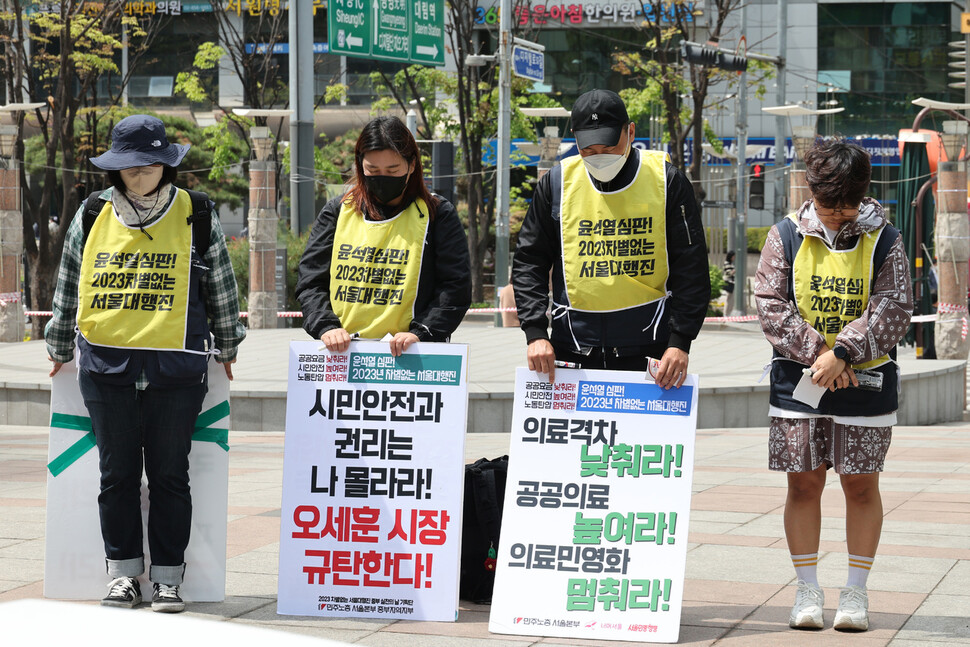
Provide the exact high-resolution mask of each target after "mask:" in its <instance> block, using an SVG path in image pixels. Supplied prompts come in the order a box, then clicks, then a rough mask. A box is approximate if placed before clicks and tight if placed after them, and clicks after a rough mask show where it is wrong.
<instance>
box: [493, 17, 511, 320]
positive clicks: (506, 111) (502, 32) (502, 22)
mask: <svg viewBox="0 0 970 647" xmlns="http://www.w3.org/2000/svg"><path fill="white" fill-rule="evenodd" d="M496 54H497V64H498V79H499V81H498V145H497V146H496V148H495V157H496V159H495V165H496V173H497V175H496V179H495V299H494V300H495V305H496V307H498V304H499V298H498V293H499V290H500V289H501V288H503V287H505V285H506V284H507V283H508V278H509V157H511V155H512V150H511V149H512V142H511V139H510V137H511V119H512V0H501V4H500V5H499V45H498V52H496ZM501 326H502V313H501V312H497V313H495V327H496V328H500V327H501Z"/></svg>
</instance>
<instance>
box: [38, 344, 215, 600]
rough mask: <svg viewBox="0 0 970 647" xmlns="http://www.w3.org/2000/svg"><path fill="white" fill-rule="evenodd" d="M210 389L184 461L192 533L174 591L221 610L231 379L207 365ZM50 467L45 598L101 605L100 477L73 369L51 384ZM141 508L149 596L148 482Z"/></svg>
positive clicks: (144, 581) (103, 591)
mask: <svg viewBox="0 0 970 647" xmlns="http://www.w3.org/2000/svg"><path fill="white" fill-rule="evenodd" d="M208 382H209V391H208V393H207V394H206V396H205V400H204V401H203V403H202V412H201V413H200V414H199V418H198V420H197V421H196V427H195V433H193V435H192V451H191V453H190V454H189V483H190V486H191V488H192V529H191V531H190V533H191V534H190V539H189V545H188V547H187V548H186V550H185V562H186V571H185V581H184V582H183V583H182V585H181V586H180V587H179V594H180V596H181V597H182V599H184V600H186V601H188V602H220V601H222V600H224V599H225V597H226V530H227V526H226V520H227V518H226V513H227V507H228V501H229V379H228V378H227V377H226V372H225V369H224V368H223V365H222V364H219V363H218V362H216V361H215V360H214V359H210V360H209V378H208ZM48 460H49V463H48V464H47V531H46V544H45V550H44V596H45V597H48V598H63V599H73V600H100V599H101V598H103V597H104V596H105V595H106V594H107V592H108V590H107V588H105V587H106V585H107V584H108V582H109V581H110V580H111V578H110V577H108V575H107V573H106V572H105V564H104V542H103V541H102V539H101V524H100V521H99V516H98V493H99V492H100V490H101V485H100V481H101V470H100V469H99V467H98V449H97V447H96V446H95V443H94V433H93V432H92V431H91V418H90V417H89V416H88V410H87V408H86V407H85V406H84V400H83V399H82V398H81V390H80V388H79V387H78V381H77V367H76V366H75V363H74V362H70V363H68V364H64V365H63V366H62V367H61V370H60V371H58V372H57V374H56V375H55V376H54V377H53V378H51V427H50V441H49V445H48ZM141 508H142V525H143V528H142V536H143V537H145V573H146V575H143V576H142V577H141V578H140V580H141V586H142V590H143V591H146V590H147V591H150V590H151V586H150V585H149V584H148V579H147V573H148V569H149V567H150V565H151V558H150V554H149V550H148V539H147V538H148V530H147V527H148V482H147V480H146V479H145V478H144V476H143V477H142V487H141Z"/></svg>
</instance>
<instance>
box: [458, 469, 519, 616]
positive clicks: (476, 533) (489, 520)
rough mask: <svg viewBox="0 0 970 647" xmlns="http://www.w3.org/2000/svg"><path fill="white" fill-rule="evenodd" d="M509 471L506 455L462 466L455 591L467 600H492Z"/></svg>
mask: <svg viewBox="0 0 970 647" xmlns="http://www.w3.org/2000/svg"><path fill="white" fill-rule="evenodd" d="M508 470H509V457H508V456H502V457H501V458H496V459H494V460H488V459H487V458H480V459H478V460H477V461H475V462H474V463H472V464H471V465H465V499H464V504H463V506H462V522H461V574H460V578H459V589H458V593H459V597H461V599H463V600H468V601H469V602H475V603H477V604H489V603H491V601H492V587H493V586H494V585H495V565H496V563H497V560H498V546H499V533H500V531H501V529H502V504H503V503H504V501H505V480H506V477H507V474H508Z"/></svg>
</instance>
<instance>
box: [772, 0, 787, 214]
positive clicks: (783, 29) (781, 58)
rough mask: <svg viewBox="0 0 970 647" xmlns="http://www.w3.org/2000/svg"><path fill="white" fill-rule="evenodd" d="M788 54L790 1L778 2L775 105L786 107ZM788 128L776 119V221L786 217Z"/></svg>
mask: <svg viewBox="0 0 970 647" xmlns="http://www.w3.org/2000/svg"><path fill="white" fill-rule="evenodd" d="M787 52H788V0H778V62H777V63H776V64H775V70H776V75H777V76H776V77H775V79H776V81H777V82H778V85H777V86H776V88H775V105H776V106H783V105H785V55H786V54H787ZM787 130H788V126H787V124H786V123H785V117H784V116H783V115H778V116H777V117H775V177H774V187H775V199H774V202H775V220H776V221H780V220H781V219H782V218H784V217H785V174H784V173H782V172H781V169H783V168H784V167H785V165H786V163H787V161H788V160H787V156H786V155H785V153H786V150H785V134H786V132H787Z"/></svg>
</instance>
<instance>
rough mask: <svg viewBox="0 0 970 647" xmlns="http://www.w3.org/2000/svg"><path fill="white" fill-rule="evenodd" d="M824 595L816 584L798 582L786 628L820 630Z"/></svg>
mask: <svg viewBox="0 0 970 647" xmlns="http://www.w3.org/2000/svg"><path fill="white" fill-rule="evenodd" d="M824 606H825V593H823V592H822V589H821V587H820V586H819V585H818V584H809V583H808V582H805V581H803V580H798V591H797V592H796V593H795V606H793V607H792V609H791V616H789V618H788V626H789V627H791V628H792V629H821V628H822V627H823V625H822V608H823V607H824Z"/></svg>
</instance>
